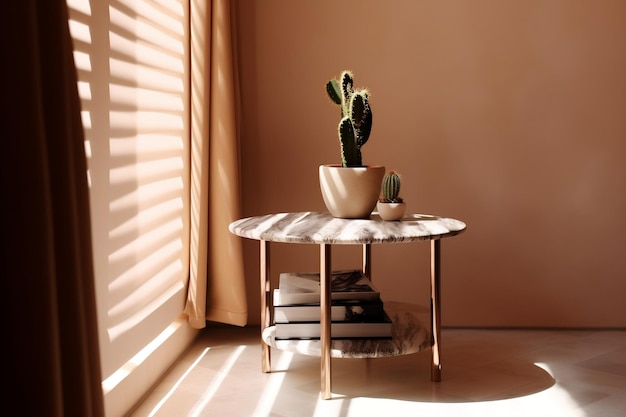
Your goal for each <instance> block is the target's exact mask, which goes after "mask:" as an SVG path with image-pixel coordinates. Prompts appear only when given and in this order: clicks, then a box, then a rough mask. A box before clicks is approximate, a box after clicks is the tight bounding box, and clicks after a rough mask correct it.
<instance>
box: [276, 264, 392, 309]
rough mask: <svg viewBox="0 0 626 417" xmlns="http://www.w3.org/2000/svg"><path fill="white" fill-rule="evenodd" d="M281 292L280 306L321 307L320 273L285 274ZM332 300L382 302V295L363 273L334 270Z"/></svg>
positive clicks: (279, 287)
mask: <svg viewBox="0 0 626 417" xmlns="http://www.w3.org/2000/svg"><path fill="white" fill-rule="evenodd" d="M278 289H279V290H280V299H281V303H283V304H284V305H286V304H319V302H320V274H319V272H283V273H281V274H280V276H279V280H278ZM331 300H373V301H375V300H380V292H379V291H378V290H377V289H376V288H375V287H374V286H373V285H372V282H371V281H370V279H369V278H368V277H366V276H365V275H364V274H363V272H362V271H361V270H358V269H356V270H343V271H333V272H332V273H331Z"/></svg>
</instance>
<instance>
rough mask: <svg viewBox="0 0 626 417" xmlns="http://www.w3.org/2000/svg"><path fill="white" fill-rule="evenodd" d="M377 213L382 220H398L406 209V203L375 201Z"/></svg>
mask: <svg viewBox="0 0 626 417" xmlns="http://www.w3.org/2000/svg"><path fill="white" fill-rule="evenodd" d="M376 210H377V211H378V215H379V216H380V218H381V219H383V220H400V219H402V217H403V216H404V212H405V211H406V203H383V202H382V201H379V202H378V203H376Z"/></svg>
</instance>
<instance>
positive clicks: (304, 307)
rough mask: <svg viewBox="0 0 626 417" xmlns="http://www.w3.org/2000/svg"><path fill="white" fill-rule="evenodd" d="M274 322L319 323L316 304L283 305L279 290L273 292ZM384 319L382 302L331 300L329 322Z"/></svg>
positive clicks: (377, 300) (319, 316)
mask: <svg viewBox="0 0 626 417" xmlns="http://www.w3.org/2000/svg"><path fill="white" fill-rule="evenodd" d="M273 305H274V321H275V322H277V323H289V322H294V321H320V319H321V313H320V305H319V303H318V304H284V303H283V300H282V299H281V294H280V289H278V288H277V289H275V290H274V302H273ZM383 317H384V310H383V302H382V300H380V299H376V300H333V301H331V307H330V320H331V321H352V322H354V321H363V320H380V319H382V318H383Z"/></svg>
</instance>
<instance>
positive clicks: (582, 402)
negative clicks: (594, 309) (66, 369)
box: [131, 326, 626, 417]
mask: <svg viewBox="0 0 626 417" xmlns="http://www.w3.org/2000/svg"><path fill="white" fill-rule="evenodd" d="M259 340H260V336H259V329H258V328H257V327H245V328H238V327H231V326H211V327H209V328H207V329H206V330H205V331H203V332H202V333H201V335H200V336H199V337H198V339H197V341H196V343H195V344H194V345H193V346H192V347H191V348H190V349H189V351H188V352H187V354H186V355H184V356H183V357H182V358H181V359H180V360H179V361H178V362H177V364H176V365H175V366H173V367H172V368H171V370H170V372H169V373H168V374H167V375H166V376H164V378H163V380H162V382H161V383H160V384H159V385H158V386H157V387H155V389H154V390H153V391H152V392H151V393H150V394H149V395H148V396H147V397H146V399H145V401H143V402H142V403H141V404H140V405H139V406H138V407H137V408H136V410H135V411H134V413H133V414H131V417H143V416H158V417H180V416H225V417H239V416H241V417H250V416H258V417H300V416H303V417H304V416H307V417H308V416H319V417H357V416H358V417H367V416H376V417H380V416H440V417H445V416H455V417H458V416H462V417H470V416H480V417H489V416H498V417H505V416H506V417H508V416H512V417H516V416H546V417H548V416H549V417H624V416H626V331H587V330H560V331H555V330H473V329H444V330H443V332H442V349H443V350H442V363H443V378H442V381H441V382H440V383H432V382H430V350H428V351H425V352H420V353H417V354H413V355H408V356H402V357H395V358H380V359H369V360H368V359H333V361H332V372H333V373H332V376H333V379H332V392H333V398H332V399H331V400H322V399H320V395H319V390H320V360H319V358H315V357H310V356H303V355H299V354H292V353H288V352H282V351H278V350H272V371H273V372H272V373H269V374H265V373H262V372H261V348H260V342H259Z"/></svg>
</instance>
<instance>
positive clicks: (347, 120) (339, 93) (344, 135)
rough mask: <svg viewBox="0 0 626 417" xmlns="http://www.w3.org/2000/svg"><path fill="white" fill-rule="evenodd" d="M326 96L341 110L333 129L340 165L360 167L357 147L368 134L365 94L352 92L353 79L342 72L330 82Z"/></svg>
mask: <svg viewBox="0 0 626 417" xmlns="http://www.w3.org/2000/svg"><path fill="white" fill-rule="evenodd" d="M326 92H327V93H328V97H330V99H331V101H332V102H333V103H335V104H337V105H339V106H340V107H341V120H340V122H339V127H338V129H337V131H338V134H339V141H340V144H341V164H342V165H343V166H344V167H358V166H363V160H362V154H361V147H362V146H363V145H365V143H366V142H367V140H368V139H369V136H370V132H371V130H372V109H371V107H370V104H369V92H368V91H367V90H366V89H359V90H355V89H354V77H353V75H352V73H351V72H350V71H347V70H346V71H343V72H342V73H341V77H340V79H339V80H330V81H328V83H327V84H326Z"/></svg>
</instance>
